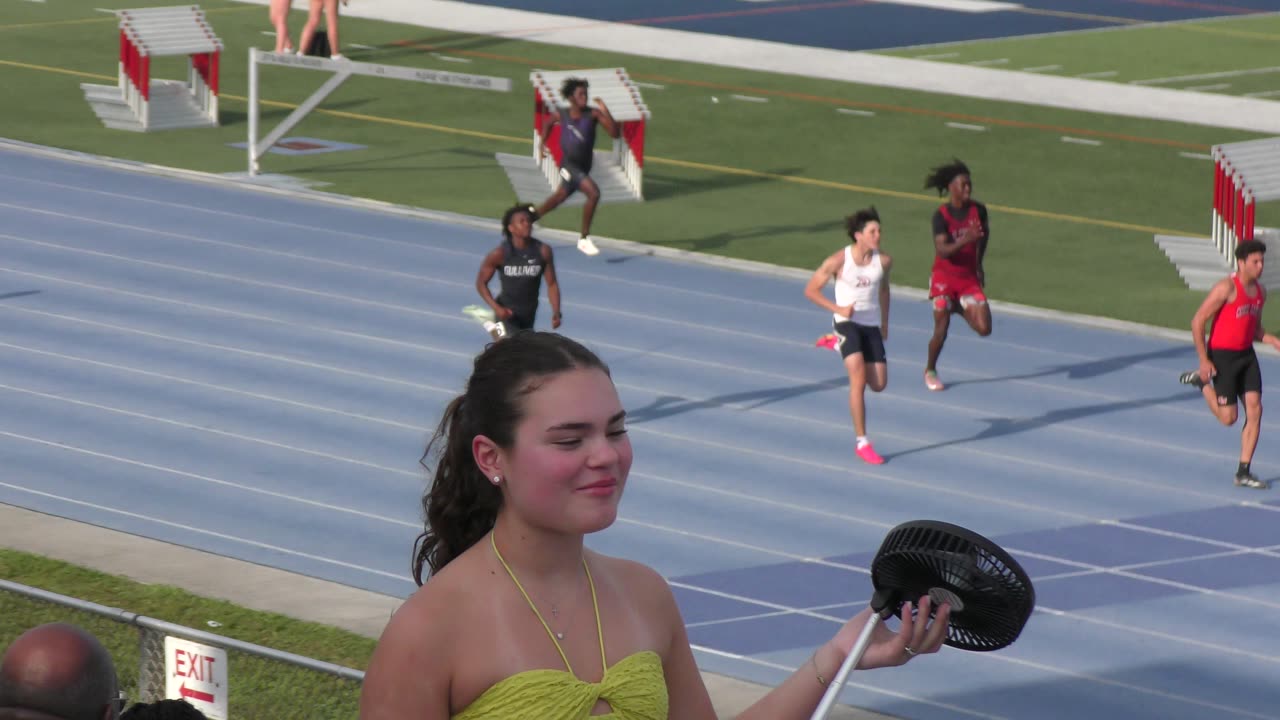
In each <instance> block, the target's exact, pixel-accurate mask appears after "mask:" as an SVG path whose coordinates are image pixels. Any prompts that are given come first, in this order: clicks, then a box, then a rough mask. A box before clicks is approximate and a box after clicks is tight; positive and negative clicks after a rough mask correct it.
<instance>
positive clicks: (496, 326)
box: [476, 205, 561, 340]
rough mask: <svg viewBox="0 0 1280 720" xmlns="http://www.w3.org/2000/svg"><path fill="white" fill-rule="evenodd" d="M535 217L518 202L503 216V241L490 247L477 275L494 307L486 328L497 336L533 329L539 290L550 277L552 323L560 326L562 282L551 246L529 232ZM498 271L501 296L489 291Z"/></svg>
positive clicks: (483, 293) (479, 286)
mask: <svg viewBox="0 0 1280 720" xmlns="http://www.w3.org/2000/svg"><path fill="white" fill-rule="evenodd" d="M532 227H533V220H532V218H530V217H529V208H528V207H526V206H524V205H517V206H515V207H513V208H511V209H510V210H508V211H507V212H506V213H504V214H503V216H502V234H503V236H504V238H505V239H504V240H503V242H502V244H501V245H499V246H498V247H496V248H494V249H493V250H490V251H489V253H488V254H487V255H485V256H484V262H482V263H481V264H480V272H479V273H478V274H477V275H476V292H478V293H480V298H481V299H483V300H484V301H485V303H486V304H487V305H488V306H489V307H491V308H493V315H494V322H492V323H485V329H486V330H488V331H489V335H490V336H491V337H493V339H494V340H499V339H501V338H503V337H505V336H506V335H507V333H508V332H511V331H514V330H531V329H532V328H533V320H534V316H536V315H537V313H538V292H539V290H540V289H541V287H542V279H543V278H544V277H545V278H546V280H547V299H548V300H550V301H551V327H552V328H553V329H558V328H559V327H560V321H561V315H560V283H559V282H557V281H556V265H555V258H554V256H553V255H552V253H551V246H550V245H547V244H546V243H544V242H542V241H540V240H538V239H537V238H535V237H533V236H532V235H530V232H531V231H532ZM495 273H496V274H498V282H499V287H500V288H501V289H500V290H499V292H498V297H497V298H494V297H493V295H492V294H491V293H490V292H489V281H490V280H491V279H493V276H494V274H495Z"/></svg>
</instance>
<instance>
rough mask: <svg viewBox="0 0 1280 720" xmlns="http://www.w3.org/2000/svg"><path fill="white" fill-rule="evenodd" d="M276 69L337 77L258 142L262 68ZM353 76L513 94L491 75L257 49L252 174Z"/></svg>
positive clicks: (252, 52) (252, 64)
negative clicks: (288, 135) (281, 140)
mask: <svg viewBox="0 0 1280 720" xmlns="http://www.w3.org/2000/svg"><path fill="white" fill-rule="evenodd" d="M259 65H276V66H281V67H293V68H303V69H306V70H322V71H326V72H332V73H333V77H331V78H329V79H328V80H326V81H325V83H324V85H321V86H320V88H319V89H318V90H316V91H315V92H314V93H312V94H311V97H309V98H307V99H306V100H305V101H303V102H302V104H300V105H298V107H297V108H296V109H294V111H293V112H291V113H289V116H288V117H286V118H285V119H284V120H282V121H281V122H280V124H279V125H278V126H276V128H275V129H274V130H272V131H271V132H270V133H267V135H266V137H264V138H262V140H261V141H259V140H258V104H259V102H258V66H259ZM352 75H368V76H372V77H381V78H390V79H393V80H410V81H413V82H420V83H427V84H429V85H448V86H452V87H462V88H472V89H476V90H493V91H496V92H511V80H510V79H509V78H501V77H492V76H489V75H468V74H466V73H454V72H443V71H440V70H430V69H427V68H413V67H403V66H398V65H381V64H378V63H366V62H355V61H352V60H330V59H327V58H319V57H311V56H305V55H286V54H283V53H274V52H265V51H263V50H259V49H257V48H250V49H249V148H248V149H249V174H250V175H257V174H258V173H259V172H260V171H261V169H262V168H261V161H262V156H264V155H266V154H267V151H268V150H270V149H271V148H272V146H274V145H275V144H276V143H278V142H280V139H281V138H283V137H284V136H285V133H287V132H289V131H290V130H292V129H293V128H294V126H296V125H297V124H298V123H299V122H301V121H302V119H303V118H304V117H306V116H307V115H308V114H309V113H310V112H311V111H312V110H315V109H316V107H317V106H319V105H320V103H321V102H323V101H324V99H325V98H326V97H328V96H329V94H330V93H332V92H333V91H334V90H337V89H338V86H340V85H342V83H343V82H345V81H346V80H347V78H349V77H351V76H352Z"/></svg>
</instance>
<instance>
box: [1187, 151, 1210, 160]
mask: <svg viewBox="0 0 1280 720" xmlns="http://www.w3.org/2000/svg"><path fill="white" fill-rule="evenodd" d="M1178 155H1180V156H1182V157H1184V158H1189V159H1191V160H1212V159H1213V156H1212V155H1208V154H1206V153H1193V152H1180V153H1178Z"/></svg>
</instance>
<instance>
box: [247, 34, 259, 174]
mask: <svg viewBox="0 0 1280 720" xmlns="http://www.w3.org/2000/svg"><path fill="white" fill-rule="evenodd" d="M257 144H258V48H249V176H250V177H253V176H255V175H257V174H258V157H257Z"/></svg>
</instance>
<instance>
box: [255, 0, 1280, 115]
mask: <svg viewBox="0 0 1280 720" xmlns="http://www.w3.org/2000/svg"><path fill="white" fill-rule="evenodd" d="M268 1H269V0H237V2H245V3H251V4H256V5H264V6H265V5H266V4H267V3H268ZM342 12H343V13H345V14H347V15H350V16H352V17H361V18H368V19H372V20H386V21H390V22H396V23H402V24H407V25H418V26H421V27H429V28H437V29H441V30H449V31H452V32H461V33H473V34H477V35H497V36H501V37H508V38H513V39H520V40H531V41H536V42H543V43H550V44H553V45H565V46H572V47H580V48H590V49H593V50H603V51H609V52H619V53H628V54H633V55H644V56H647V57H655V58H662V59H666V60H678V61H686V62H695V63H707V64H710V65H723V66H727V67H735V68H742V69H744V70H760V71H765V72H775V73H783V74H787V75H801V76H804V77H812V78H821V79H826V80H841V81H845V82H852V83H862V84H866V85H880V86H886V87H895V88H903V89H908V90H920V91H924V92H932V93H942V94H948V95H960V96H965V97H974V98H983V99H987V100H998V101H1006V102H1015V103H1026V104H1030V105H1042V106H1046V107H1057V108H1062V109H1066V110H1082V111H1085V112H1096V113H1104V114H1108V115H1123V116H1127V117H1136V118H1148V119H1155V120H1168V121H1172V122H1184V123H1192V124H1196V125H1208V126H1211V127H1221V128H1231V129H1236V130H1246V131H1251V132H1259V133H1275V134H1280V102H1277V101H1274V100H1263V99H1260V98H1247V97H1234V96H1231V95H1218V94H1213V93H1202V92H1191V91H1187V90H1173V89H1168V88H1158V87H1148V86H1142V85H1129V84H1121V83H1115V82H1107V81H1104V80H1089V79H1081V78H1069V77H1054V76H1049V75H1043V74H1038V73H1025V72H1019V71H1014V70H998V69H992V68H984V67H972V66H968V65H956V64H953V63H938V62H930V61H927V60H915V59H911V58H898V57H889V56H886V55H875V54H871V53H861V52H847V51H843V50H829V49H824V48H810V47H803V46H799V45H787V44H784V43H776V42H768V41H764V40H747V39H742V38H732V37H725V36H721V35H709V34H704V33H694V32H687V31H684V30H670V29H666V28H655V27H644V26H640V25H628V24H625V23H613V22H604V21H598V20H583V19H582V18H574V17H568V16H564V15H551V14H548V13H537V12H529V11H525V10H507V9H504V8H497V7H490V6H488V5H474V4H471V3H465V2H453V1H451V0H378V1H377V2H356V3H352V4H351V5H350V6H348V7H346V8H343V10H342ZM263 24H264V26H265V25H266V11H265V10H264V11H263ZM517 79H518V78H517Z"/></svg>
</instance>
